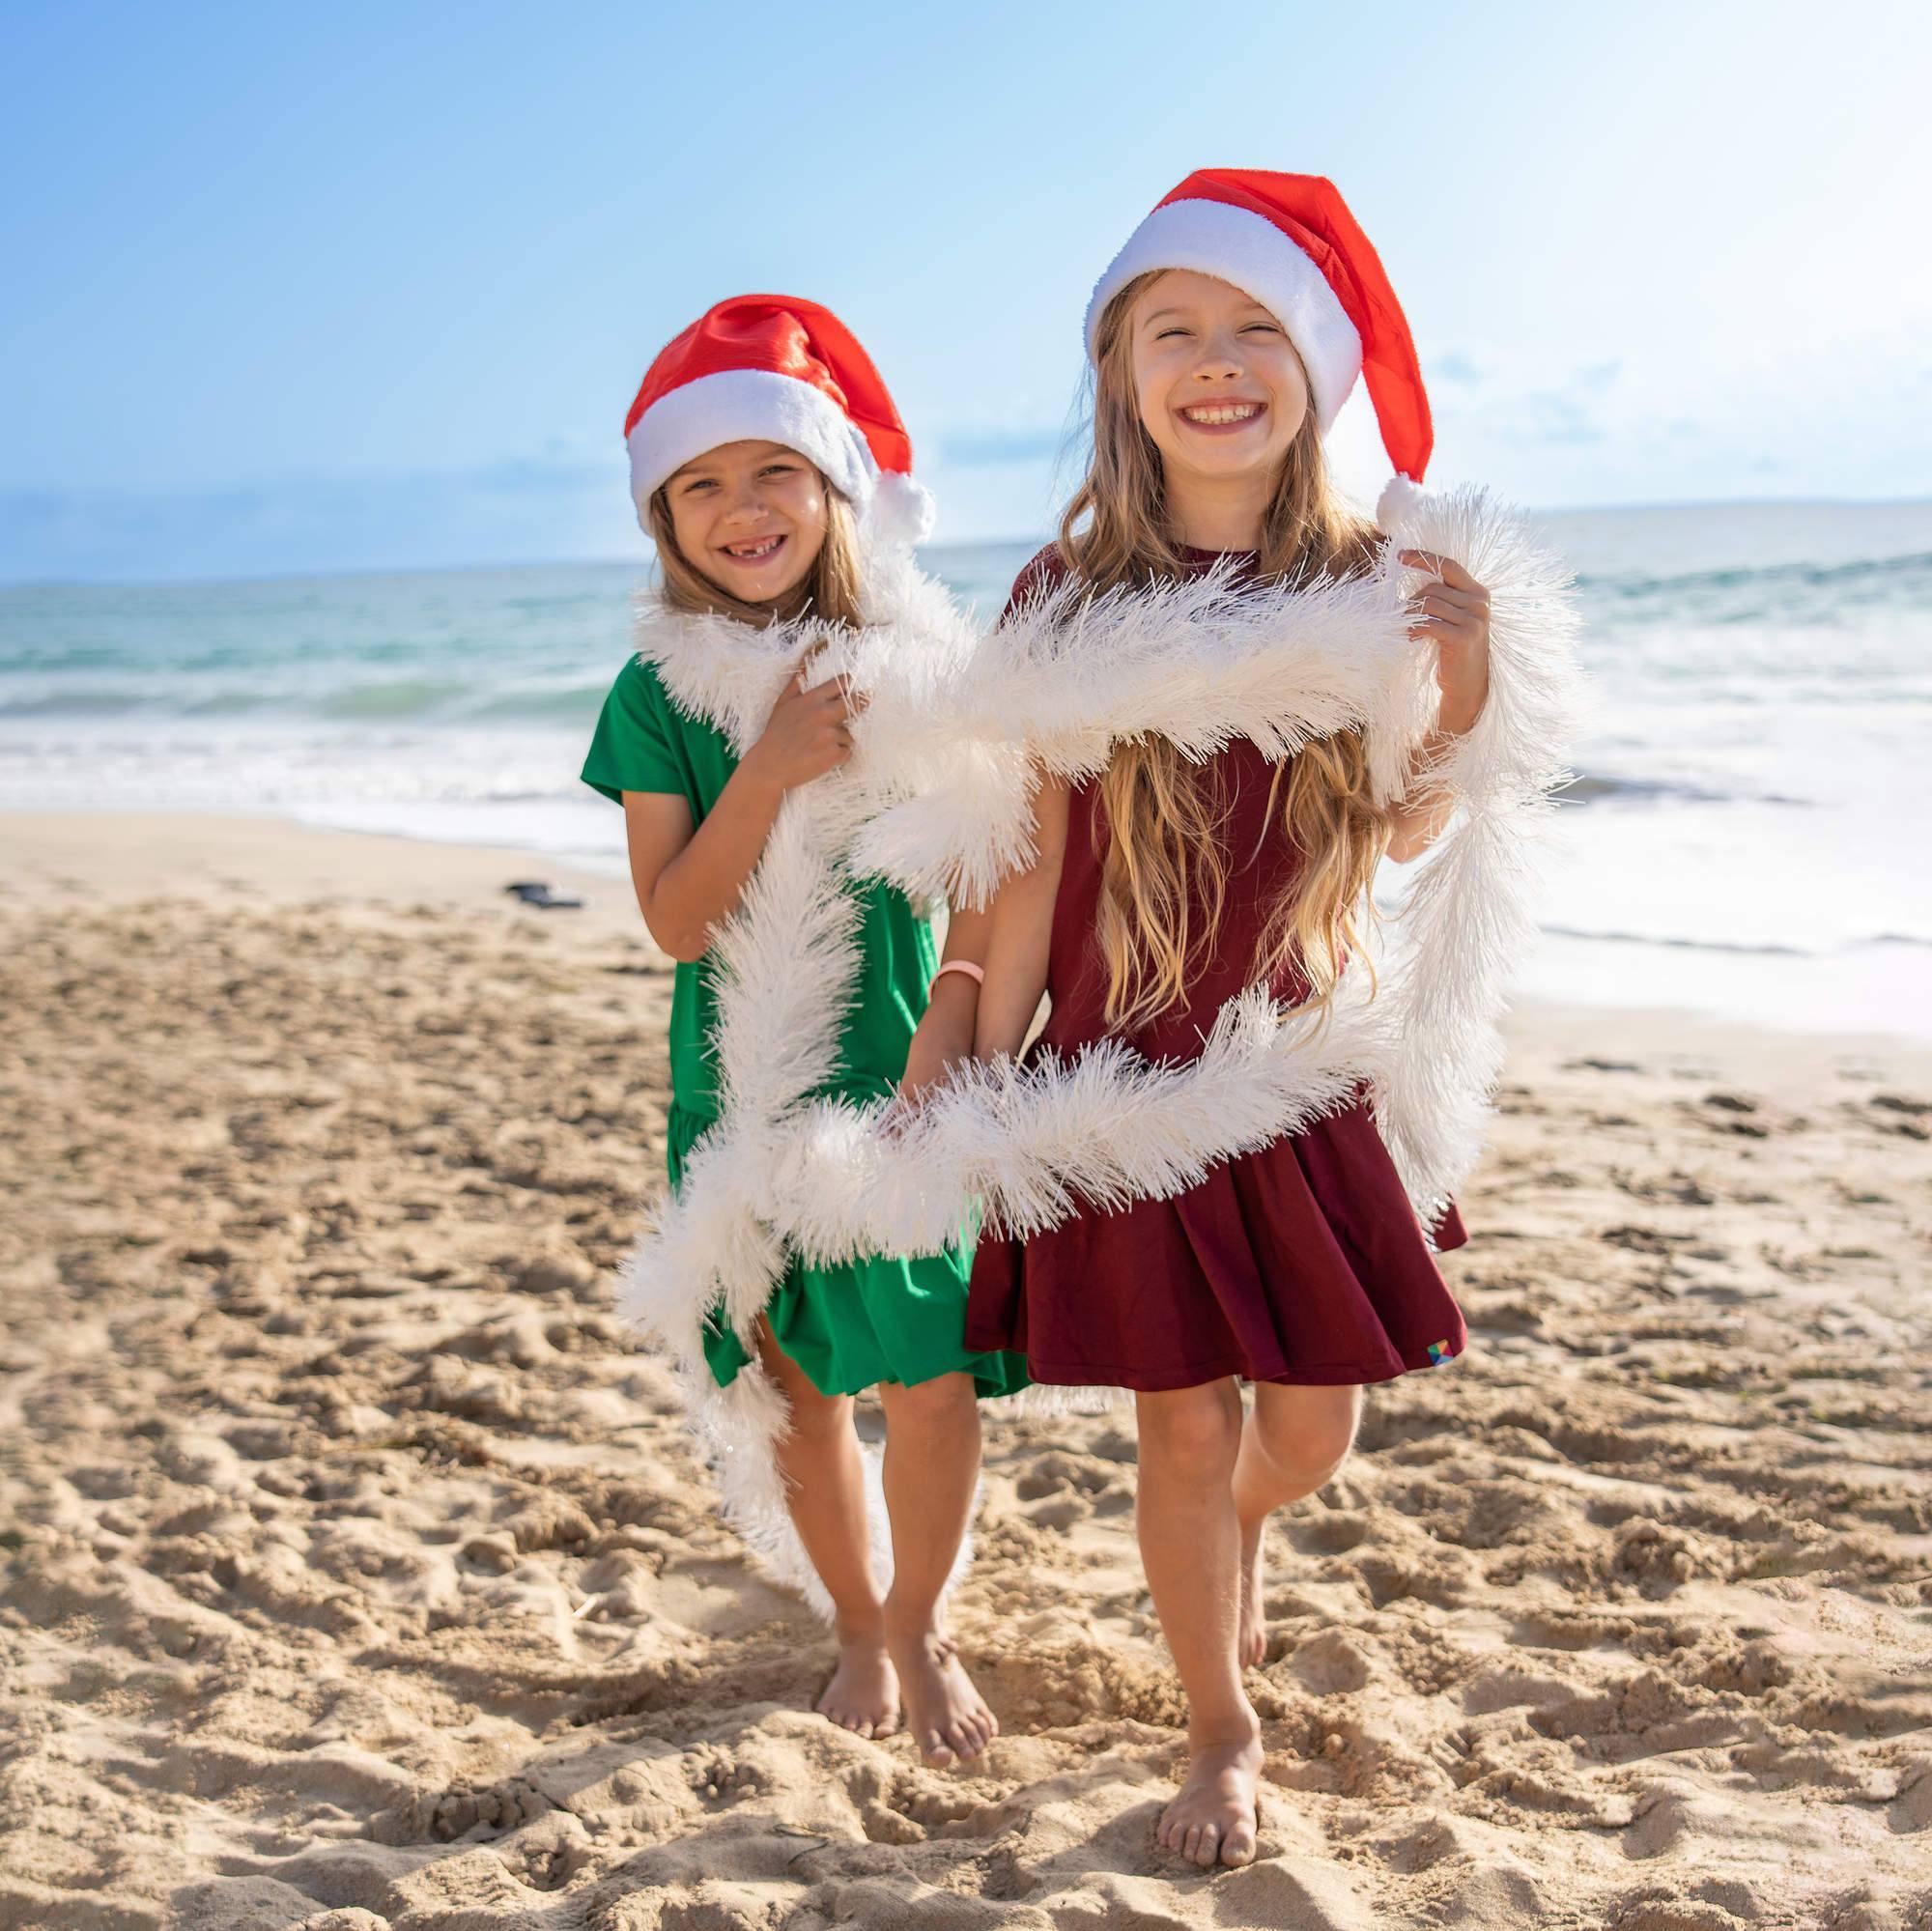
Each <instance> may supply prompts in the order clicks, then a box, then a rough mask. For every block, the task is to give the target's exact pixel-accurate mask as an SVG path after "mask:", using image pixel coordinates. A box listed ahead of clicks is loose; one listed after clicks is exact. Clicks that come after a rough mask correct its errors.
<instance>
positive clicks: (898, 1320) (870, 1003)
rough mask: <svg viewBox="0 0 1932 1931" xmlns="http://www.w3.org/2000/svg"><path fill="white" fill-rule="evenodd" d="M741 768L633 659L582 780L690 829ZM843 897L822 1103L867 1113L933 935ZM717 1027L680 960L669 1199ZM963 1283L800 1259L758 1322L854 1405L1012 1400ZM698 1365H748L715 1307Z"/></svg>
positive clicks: (726, 1375) (894, 1077)
mask: <svg viewBox="0 0 1932 1931" xmlns="http://www.w3.org/2000/svg"><path fill="white" fill-rule="evenodd" d="M737 763H738V760H737V757H736V756H735V754H734V753H732V750H731V747H730V744H729V743H728V742H727V740H726V739H725V734H724V733H723V732H722V731H720V730H719V729H718V727H717V726H716V725H715V724H712V723H711V722H710V721H709V720H708V719H706V718H701V717H692V716H690V715H688V714H687V713H685V712H683V711H681V710H679V709H678V708H677V706H676V705H675V704H674V703H673V702H672V701H671V698H670V695H669V693H668V692H667V691H666V689H665V687H664V683H663V680H662V679H661V678H660V677H659V676H658V673H657V671H656V670H655V669H654V668H652V667H651V666H649V665H647V664H644V663H642V662H640V661H639V659H637V658H633V659H632V660H631V661H630V663H628V664H627V665H625V667H623V669H622V670H620V671H619V672H618V673H617V678H616V681H615V683H613V684H612V685H611V693H610V696H607V697H606V698H605V700H604V711H603V715H602V716H601V717H600V718H599V719H598V721H597V730H596V734H595V736H593V737H592V739H591V741H590V752H589V754H588V755H587V756H586V757H585V759H584V760H583V773H582V776H583V781H584V782H585V783H586V784H588V785H590V786H592V787H593V788H594V789H596V790H598V791H601V792H602V793H603V794H604V796H605V797H607V798H610V799H612V800H614V801H616V802H617V803H619V804H621V803H622V802H623V794H624V793H625V792H626V791H658V792H668V793H669V794H671V795H672V796H675V797H680V798H682V799H683V800H684V801H685V803H686V804H687V805H689V806H690V807H691V821H692V823H693V824H694V825H696V824H697V823H698V822H699V821H700V820H701V819H702V818H703V817H704V815H705V813H706V812H707V811H709V810H710V809H712V807H713V806H714V805H716V803H717V802H718V795H719V793H720V792H721V791H723V790H724V788H725V780H726V779H728V778H729V777H730V776H731V773H732V772H733V771H734V770H736V768H737ZM851 890H852V891H853V892H854V893H855V894H856V895H857V896H858V898H859V900H860V903H861V904H862V906H863V907H864V918H863V922H862V924H861V927H860V936H859V949H860V955H861V965H860V977H859V985H858V989H857V997H856V999H855V1000H854V1003H853V1006H852V1008H851V1011H850V1013H849V1014H848V1016H847V1018H846V1021H845V1027H844V1032H843V1034H842V1036H841V1037H840V1041H839V1067H838V1074H837V1076H836V1077H835V1078H834V1079H833V1080H832V1081H831V1082H830V1083H829V1084H828V1085H827V1086H826V1087H824V1088H822V1089H821V1091H822V1092H823V1093H828V1094H838V1095H840V1096H842V1097H845V1098H849V1099H852V1100H856V1101H861V1102H863V1101H867V1100H873V1099H882V1098H885V1097H886V1096H887V1095H889V1094H890V1093H891V1092H892V1090H893V1088H894V1087H895V1085H896V1083H897V1082H898V1080H899V1079H900V1078H901V1077H902V1076H903V1075H904V1072H905V1064H906V1053H907V1050H908V1049H909V1048H910V1046H911V1044H912V1036H913V1029H914V1028H915V1027H916V1026H917V1025H918V1024H919V1020H920V1015H921V1014H922V1013H923V1011H924V1010H925V1001H926V989H927V987H928V986H929V985H930V983H931V981H932V975H933V971H934V969H935V968H936V967H937V965H938V963H939V960H938V955H937V951H936V949H935V948H934V945H933V942H932V927H931V926H930V925H929V924H928V923H926V922H925V920H923V919H922V918H920V917H919V916H918V915H917V914H916V913H915V912H914V911H913V908H912V905H911V903H910V901H909V900H908V899H907V898H906V896H905V895H904V894H903V893H902V892H899V891H896V890H895V889H894V888H893V887H892V886H890V885H887V884H886V883H884V881H883V880H879V879H873V880H869V881H867V882H864V883H855V884H854V885H853V886H852V888H851ZM716 1023H717V993H716V989H715V974H714V966H713V962H712V960H711V958H710V957H709V955H707V956H706V957H704V958H702V959H700V960H698V961H697V962H696V964H690V963H686V962H684V961H679V963H678V966H677V971H676V975H675V978H674V980H673V982H672V989H671V1007H670V1087H671V1106H670V1120H669V1133H668V1145H667V1147H666V1163H667V1165H668V1168H669V1170H670V1183H671V1185H672V1186H673V1187H675V1186H678V1185H680V1184H681V1183H682V1180H683V1175H684V1165H685V1162H686V1160H687V1159H689V1157H690V1155H691V1150H692V1148H693V1147H694V1146H695V1145H696V1143H697V1141H698V1140H699V1138H701V1137H702V1135H703V1134H704V1132H705V1131H706V1130H707V1129H708V1128H709V1127H710V1126H711V1125H712V1124H713V1123H714V1122H716V1121H717V1118H718V1081H717V1069H716V1067H715V1066H714V1065H713V1063H712V1059H711V1053H710V1037H711V1033H712V1030H713V1028H714V1027H715V1025H716ZM971 1273H972V1255H971V1252H970V1250H966V1249H960V1248H953V1249H949V1250H948V1251H947V1252H946V1253H944V1254H938V1255H929V1256H924V1257H921V1258H918V1259H912V1260H906V1259H891V1258H888V1257H886V1256H884V1255H873V1256H869V1257H867V1258H866V1259H864V1260H860V1261H855V1262H851V1263H849V1264H843V1265H839V1266H830V1267H814V1266H809V1265H807V1264H806V1263H805V1262H804V1261H802V1260H800V1259H799V1258H798V1256H796V1255H794V1256H793V1257H792V1259H791V1264H790V1265H789V1266H788V1267H787V1268H786V1270H785V1274H784V1277H783V1279H782V1280H781V1281H780V1282H779V1284H778V1286H777V1287H776V1288H774V1289H773V1291H772V1297H771V1299H770V1300H769V1301H768V1302H767V1303H766V1307H765V1316H766V1319H767V1320H769V1321H770V1323H771V1328H772V1333H773V1335H774V1336H775V1337H776V1339H777V1341H778V1344H779V1347H780V1348H781V1349H783V1351H784V1352H785V1353H786V1354H787V1355H789V1356H790V1357H791V1359H792V1360H794V1361H796V1362H797V1363H798V1365H799V1366H800V1367H801V1368H802V1369H803V1370H804V1371H805V1373H806V1374H807V1376H809V1377H810V1380H811V1384H812V1386H813V1387H815V1388H817V1389H818V1390H819V1392H820V1393H821V1394H826V1395H853V1394H857V1393H858V1392H859V1391H860V1389H862V1388H869V1387H872V1386H874V1385H875V1384H876V1383H878V1382H880V1381H900V1382H903V1383H905V1384H906V1385H907V1386H912V1385H914V1384H915V1383H917V1382H920V1381H929V1380H931V1379H932V1377H934V1376H935V1375H946V1374H952V1373H953V1372H955V1371H957V1370H960V1369H964V1370H966V1371H967V1372H969V1373H970V1374H971V1375H972V1377H973V1379H974V1382H975V1385H976V1386H977V1387H978V1389H979V1392H980V1394H981V1395H1005V1394H1011V1393H1013V1392H1015V1391H1016V1390H1018V1389H1020V1388H1023V1387H1025V1386H1026V1384H1027V1377H1026V1360H1025V1357H1024V1356H1023V1355H1019V1354H1004V1353H997V1354H976V1353H972V1352H970V1351H969V1350H968V1349H967V1348H966V1346H965V1341H964V1335H965V1326H966V1288H967V1282H968V1279H969V1278H970V1276H971ZM704 1355H705V1359H706V1360H707V1361H708V1362H709V1363H710V1366H711V1372H712V1374H713V1376H714V1377H716V1378H717V1380H718V1382H719V1384H720V1386H725V1387H728V1386H729V1385H730V1383H731V1381H732V1380H733V1379H734V1378H735V1377H736V1376H737V1373H738V1370H739V1369H740V1368H742V1367H743V1366H744V1365H745V1363H746V1362H747V1361H748V1360H749V1359H750V1358H751V1357H750V1355H749V1354H748V1353H747V1351H746V1349H745V1346H744V1344H743V1343H742V1342H741V1341H740V1340H739V1339H738V1337H737V1335H736V1334H735V1333H733V1332H732V1330H731V1328H730V1327H729V1326H728V1325H727V1324H726V1323H725V1321H724V1320H723V1319H722V1314H721V1312H720V1311H718V1310H714V1311H713V1315H712V1318H711V1320H710V1321H709V1322H708V1323H707V1325H706V1328H705V1333H704Z"/></svg>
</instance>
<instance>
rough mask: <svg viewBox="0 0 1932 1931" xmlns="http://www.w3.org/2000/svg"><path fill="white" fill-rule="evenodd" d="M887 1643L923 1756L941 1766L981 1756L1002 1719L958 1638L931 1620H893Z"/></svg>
mask: <svg viewBox="0 0 1932 1931" xmlns="http://www.w3.org/2000/svg"><path fill="white" fill-rule="evenodd" d="M886 1642H887V1644H888V1645H889V1647H890V1648H891V1650H892V1657H893V1661H894V1662H895V1663H896V1664H897V1665H898V1672H899V1688H900V1690H901V1691H902V1692H903V1694H904V1696H905V1727H906V1729H907V1731H908V1733H909V1734H910V1735H911V1737H912V1740H913V1742H914V1744H915V1745H917V1746H918V1748H919V1753H920V1755H921V1756H923V1758H924V1759H925V1760H926V1762H927V1763H929V1764H930V1765H931V1766H932V1767H933V1769H935V1770H951V1769H952V1767H953V1766H954V1765H955V1764H962V1763H967V1762H969V1761H971V1759H972V1758H974V1757H976V1756H978V1755H979V1754H980V1751H981V1750H983V1749H984V1748H985V1747H986V1746H987V1745H988V1744H989V1743H991V1742H992V1740H993V1739H994V1738H995V1737H997V1736H998V1735H999V1734H1000V1723H999V1718H997V1717H995V1716H994V1715H993V1713H992V1712H991V1711H990V1710H989V1709H987V1708H986V1705H985V1702H984V1701H983V1699H982V1698H981V1697H980V1692H979V1691H978V1690H975V1689H974V1688H973V1679H972V1678H971V1677H970V1676H968V1675H967V1674H966V1671H965V1670H964V1668H962V1667H961V1665H960V1661H959V1656H958V1646H957V1645H956V1644H955V1643H954V1642H953V1640H952V1637H951V1636H949V1635H947V1634H946V1633H944V1632H943V1631H940V1630H936V1629H934V1628H933V1626H932V1625H931V1624H930V1623H929V1622H923V1623H918V1624H913V1625H910V1626H907V1627H904V1628H902V1629H898V1630H895V1629H894V1627H893V1626H892V1624H891V1622H890V1621H889V1622H888V1624H887V1629H886Z"/></svg>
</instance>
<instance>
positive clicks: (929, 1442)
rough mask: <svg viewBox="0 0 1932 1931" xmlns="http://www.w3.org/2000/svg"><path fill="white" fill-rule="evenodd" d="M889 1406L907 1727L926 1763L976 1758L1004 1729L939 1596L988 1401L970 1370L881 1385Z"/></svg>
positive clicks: (895, 1610) (891, 1638)
mask: <svg viewBox="0 0 1932 1931" xmlns="http://www.w3.org/2000/svg"><path fill="white" fill-rule="evenodd" d="M879 1400H880V1401H881V1402H882V1403H883V1404H884V1406H885V1410H886V1512H887V1514H888V1515H889V1516H890V1517H891V1518H892V1524H893V1586H892V1591H891V1593H890V1594H889V1595H888V1596H887V1598H886V1641H887V1643H888V1645H889V1646H890V1647H891V1650H892V1655H893V1661H895V1663H896V1664H897V1665H898V1673H899V1686H900V1689H901V1690H902V1691H903V1693H904V1696H905V1711H906V1728H907V1729H908V1730H910V1731H911V1732H912V1738H913V1741H914V1743H916V1744H917V1745H918V1746H919V1748H920V1750H921V1752H922V1754H923V1756H924V1758H925V1760H926V1762H927V1763H929V1764H932V1765H933V1766H935V1767H936V1768H938V1769H941V1770H944V1769H946V1768H948V1767H949V1766H950V1765H952V1764H953V1763H955V1762H957V1763H963V1762H965V1761H966V1760H967V1759H968V1758H969V1757H976V1756H978V1755H979V1754H980V1751H981V1750H982V1749H984V1748H985V1747H986V1745H987V1743H988V1742H989V1741H990V1740H991V1739H992V1738H993V1737H994V1736H995V1735H996V1734H997V1733H998V1731H999V1727H1000V1726H999V1723H998V1722H997V1721H996V1720H995V1718H994V1716H993V1713H992V1712H991V1711H990V1710H989V1709H987V1708H986V1705H985V1703H984V1702H983V1701H982V1700H981V1698H980V1692H979V1691H978V1690H975V1689H974V1688H973V1684H972V1679H971V1678H970V1677H968V1676H967V1674H966V1672H965V1670H964V1669H963V1668H962V1667H961V1665H960V1662H959V1659H958V1658H957V1656H955V1655H954V1653H953V1649H952V1642H951V1640H950V1639H949V1638H948V1636H947V1633H946V1629H945V1625H944V1621H943V1618H942V1614H941V1602H940V1599H941V1597H942V1596H943V1594H944V1593H945V1589H946V1578H947V1577H948V1576H951V1575H952V1564H953V1561H954V1559H955V1558H956V1557H957V1555H958V1553H959V1542H960V1538H961V1537H962V1536H964V1535H965V1533H966V1521H967V1518H968V1517H969V1516H970V1515H971V1514H972V1511H973V1489H974V1485H975V1484H976V1483H977V1482H978V1480H979V1478H980V1405H979V1402H978V1401H977V1400H976V1399H975V1396H974V1392H973V1377H972V1376H970V1375H967V1374H953V1375H936V1376H934V1377H933V1378H932V1379H931V1380H929V1381H922V1382H920V1383H919V1384H918V1386H916V1387H911V1388H907V1387H901V1386H900V1385H899V1384H898V1383H897V1382H895V1381H887V1382H881V1383H880V1386H879Z"/></svg>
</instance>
